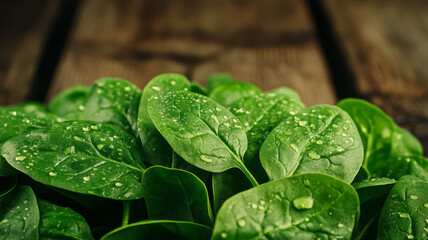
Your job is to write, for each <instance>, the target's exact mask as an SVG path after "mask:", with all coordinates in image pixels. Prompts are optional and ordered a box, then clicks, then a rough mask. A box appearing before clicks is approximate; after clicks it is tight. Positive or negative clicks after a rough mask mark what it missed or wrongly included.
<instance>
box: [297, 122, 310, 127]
mask: <svg viewBox="0 0 428 240" xmlns="http://www.w3.org/2000/svg"><path fill="white" fill-rule="evenodd" d="M306 125H308V122H307V121H299V126H301V127H304V126H306Z"/></svg>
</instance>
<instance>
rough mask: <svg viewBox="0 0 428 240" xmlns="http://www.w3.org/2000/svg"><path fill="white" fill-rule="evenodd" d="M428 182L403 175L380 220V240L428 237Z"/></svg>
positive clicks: (391, 194) (392, 192)
mask: <svg viewBox="0 0 428 240" xmlns="http://www.w3.org/2000/svg"><path fill="white" fill-rule="evenodd" d="M427 189H428V183H427V182H424V181H422V180H420V179H418V178H416V177H413V176H403V177H402V178H400V179H399V180H398V181H397V183H396V184H395V186H394V187H393V188H392V190H391V192H390V193H389V195H388V198H387V199H386V201H385V205H384V207H383V209H382V213H381V215H380V219H379V231H378V239H380V240H382V239H388V240H392V239H427V237H428V231H427V227H426V226H427V224H428V223H427V219H428V191H427Z"/></svg>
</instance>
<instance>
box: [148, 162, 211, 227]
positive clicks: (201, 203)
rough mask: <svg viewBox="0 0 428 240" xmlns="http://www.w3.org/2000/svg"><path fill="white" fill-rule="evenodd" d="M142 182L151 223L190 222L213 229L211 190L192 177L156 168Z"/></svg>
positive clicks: (181, 171)
mask: <svg viewBox="0 0 428 240" xmlns="http://www.w3.org/2000/svg"><path fill="white" fill-rule="evenodd" d="M142 182H143V195H144V199H145V201H146V205H147V210H148V213H149V217H150V219H163V220H178V221H189V222H195V223H200V224H203V225H206V226H212V223H213V219H212V218H213V216H212V212H211V206H210V202H209V199H208V192H207V188H206V187H205V185H204V183H203V182H202V181H201V180H199V178H197V177H196V176H195V175H193V174H192V173H190V172H187V171H184V170H180V169H172V168H165V167H162V166H153V167H150V168H148V169H147V170H146V171H145V172H144V174H143V178H142Z"/></svg>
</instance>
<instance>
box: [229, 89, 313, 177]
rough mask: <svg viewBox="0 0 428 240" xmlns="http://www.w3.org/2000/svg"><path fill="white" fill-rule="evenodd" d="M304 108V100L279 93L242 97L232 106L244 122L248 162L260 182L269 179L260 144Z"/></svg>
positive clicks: (246, 161)
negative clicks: (274, 129)
mask: <svg viewBox="0 0 428 240" xmlns="http://www.w3.org/2000/svg"><path fill="white" fill-rule="evenodd" d="M304 108H305V106H304V105H303V104H302V103H301V102H300V101H296V100H294V99H290V98H288V97H287V96H284V95H282V94H277V93H267V94H264V93H261V94H257V95H254V96H249V97H245V98H241V99H240V100H238V101H236V102H234V103H233V104H232V105H231V106H230V107H229V109H231V112H232V113H233V114H235V116H236V117H238V119H239V120H241V122H242V123H243V124H244V128H245V132H246V135H247V139H248V149H247V152H246V153H245V157H244V161H245V165H246V166H247V167H248V169H249V170H250V172H252V173H253V175H254V176H255V177H256V179H257V180H258V181H260V182H266V180H267V176H266V172H265V171H264V169H263V167H262V165H261V163H260V159H259V150H260V146H261V145H262V143H263V142H264V140H265V139H266V137H267V135H268V134H269V133H270V132H271V131H272V129H273V128H275V127H276V126H277V125H278V124H279V123H280V122H282V121H283V120H284V119H286V118H287V117H289V116H292V114H295V113H297V112H299V111H302V110H303V109H304Z"/></svg>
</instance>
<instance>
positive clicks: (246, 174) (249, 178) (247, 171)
mask: <svg viewBox="0 0 428 240" xmlns="http://www.w3.org/2000/svg"><path fill="white" fill-rule="evenodd" d="M240 169H241V171H242V172H243V173H244V174H245V176H246V177H247V178H248V180H249V181H250V182H251V185H253V187H257V186H259V183H258V182H257V180H256V179H255V178H254V176H253V175H252V174H251V173H250V171H249V170H248V169H247V168H246V167H245V166H244V165H241V166H240Z"/></svg>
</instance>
